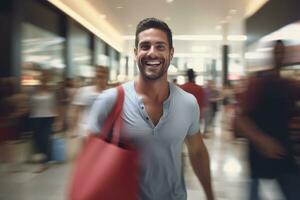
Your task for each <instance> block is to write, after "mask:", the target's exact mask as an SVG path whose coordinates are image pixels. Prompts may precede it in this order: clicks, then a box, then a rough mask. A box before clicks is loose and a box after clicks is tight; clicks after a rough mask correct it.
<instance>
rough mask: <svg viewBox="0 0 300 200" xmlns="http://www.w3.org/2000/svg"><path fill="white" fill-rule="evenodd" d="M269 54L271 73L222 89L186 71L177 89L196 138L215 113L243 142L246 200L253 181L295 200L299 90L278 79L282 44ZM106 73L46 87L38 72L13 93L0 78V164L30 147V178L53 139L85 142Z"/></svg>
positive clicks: (43, 163)
mask: <svg viewBox="0 0 300 200" xmlns="http://www.w3.org/2000/svg"><path fill="white" fill-rule="evenodd" d="M273 53H274V65H273V68H272V69H269V70H265V71H260V72H257V73H254V74H252V75H251V76H249V77H247V78H246V77H245V78H242V79H240V80H236V81H231V82H228V83H227V84H226V85H224V86H222V87H221V86H218V85H217V84H216V83H215V82H214V81H212V80H208V81H206V83H205V84H204V85H202V86H200V85H197V84H196V83H195V80H194V79H195V74H194V71H193V70H192V69H190V70H188V71H187V77H188V82H187V83H185V84H184V85H180V86H179V87H181V88H182V89H184V90H186V91H187V92H190V93H192V94H193V95H195V97H196V99H197V102H198V105H199V107H200V111H201V112H200V116H199V119H200V123H201V128H202V133H203V137H204V138H207V137H210V135H212V134H213V127H214V126H215V119H216V113H217V112H218V111H221V112H223V119H222V120H223V121H222V124H224V126H223V131H229V132H231V133H232V139H233V140H236V139H239V138H244V139H245V138H246V139H248V141H249V142H248V143H247V144H248V148H249V164H250V171H251V174H250V176H251V180H252V182H251V187H250V192H251V193H250V196H251V197H252V199H258V185H259V180H260V179H275V180H276V181H278V183H279V185H280V187H281V189H282V191H283V193H284V194H285V196H286V197H287V199H296V198H297V197H299V196H296V198H295V196H293V195H294V194H297V195H298V193H299V192H298V191H297V190H298V187H299V185H300V183H299V181H300V176H299V172H298V170H299V166H300V162H299V161H300V159H299V158H300V145H299V143H300V108H299V102H300V88H299V85H300V84H299V82H297V81H295V80H290V79H288V78H282V77H281V76H280V71H281V70H282V69H283V68H284V63H283V62H282V59H283V57H284V44H283V42H281V41H278V42H277V43H276V46H275V48H274V52H273ZM108 73H109V71H108V68H106V67H104V66H96V67H95V78H94V79H93V81H92V82H91V83H90V84H88V85H82V84H79V83H78V82H75V81H74V80H73V79H70V78H66V79H65V80H63V81H62V82H59V83H55V84H49V83H50V82H51V79H52V74H51V71H49V70H40V76H39V84H38V85H36V86H33V87H27V88H26V87H20V86H19V84H18V81H17V80H16V79H15V78H13V77H11V78H10V77H9V78H0V163H1V164H4V163H5V164H9V165H16V163H17V162H19V161H18V160H17V159H16V157H17V155H16V152H15V151H14V147H16V145H15V144H18V143H22V142H23V141H30V144H31V146H32V152H30V155H29V156H30V158H26V160H25V161H32V160H34V159H33V158H32V155H34V154H38V155H40V157H39V158H38V159H37V160H38V162H39V166H38V167H37V169H36V170H35V172H37V173H40V172H43V171H44V170H46V169H47V168H48V167H49V165H48V163H49V162H51V161H53V160H55V159H57V158H55V157H54V156H53V153H55V152H53V150H52V148H53V143H54V141H55V139H59V138H82V137H85V134H86V132H87V130H86V122H87V115H88V113H89V110H90V108H91V106H92V104H93V102H94V100H95V99H96V98H97V96H98V95H99V94H100V93H101V92H102V91H103V90H105V89H107V88H109V87H114V86H116V85H117V84H115V85H109V84H108ZM173 84H177V83H176V81H173ZM54 134H59V135H60V137H53V135H54ZM80 143H81V142H80V141H79V146H80ZM67 159H69V158H62V160H67ZM23 161H24V160H23ZM10 169H11V170H15V169H16V168H10Z"/></svg>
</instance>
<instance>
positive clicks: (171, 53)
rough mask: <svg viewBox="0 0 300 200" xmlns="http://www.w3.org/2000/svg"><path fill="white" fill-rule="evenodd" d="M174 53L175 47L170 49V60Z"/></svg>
mask: <svg viewBox="0 0 300 200" xmlns="http://www.w3.org/2000/svg"><path fill="white" fill-rule="evenodd" d="M173 55H174V48H171V49H170V60H172V59H173Z"/></svg>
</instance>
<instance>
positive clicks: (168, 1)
mask: <svg viewBox="0 0 300 200" xmlns="http://www.w3.org/2000/svg"><path fill="white" fill-rule="evenodd" d="M173 1H174V0H166V2H167V3H173Z"/></svg>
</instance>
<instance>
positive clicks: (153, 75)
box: [138, 59, 170, 80]
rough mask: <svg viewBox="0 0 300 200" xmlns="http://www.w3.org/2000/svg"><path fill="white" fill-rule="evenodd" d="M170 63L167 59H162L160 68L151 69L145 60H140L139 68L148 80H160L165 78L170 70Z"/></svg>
mask: <svg viewBox="0 0 300 200" xmlns="http://www.w3.org/2000/svg"><path fill="white" fill-rule="evenodd" d="M169 65H170V61H166V59H161V64H160V66H157V67H151V66H147V65H146V63H145V61H144V59H140V60H139V61H138V67H139V70H140V73H141V75H142V77H143V78H144V79H146V80H158V79H160V78H161V77H163V76H164V75H165V74H166V73H167V71H168V68H169Z"/></svg>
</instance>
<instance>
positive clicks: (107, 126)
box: [100, 85, 125, 145]
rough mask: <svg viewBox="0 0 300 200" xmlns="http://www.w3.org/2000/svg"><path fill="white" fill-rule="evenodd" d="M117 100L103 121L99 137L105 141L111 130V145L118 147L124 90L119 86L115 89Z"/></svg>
mask: <svg viewBox="0 0 300 200" xmlns="http://www.w3.org/2000/svg"><path fill="white" fill-rule="evenodd" d="M117 93H118V94H117V100H116V103H115V105H114V107H113V109H112V111H111V112H110V113H109V115H108V117H107V118H106V120H105V121H104V124H103V128H102V129H101V133H100V137H102V138H104V139H107V138H108V135H109V132H110V130H111V129H112V128H113V133H112V141H111V142H112V143H113V144H115V145H118V143H119V140H120V132H121V113H122V109H123V103H124V96H125V94H124V88H123V87H122V86H121V85H120V86H118V87H117Z"/></svg>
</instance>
